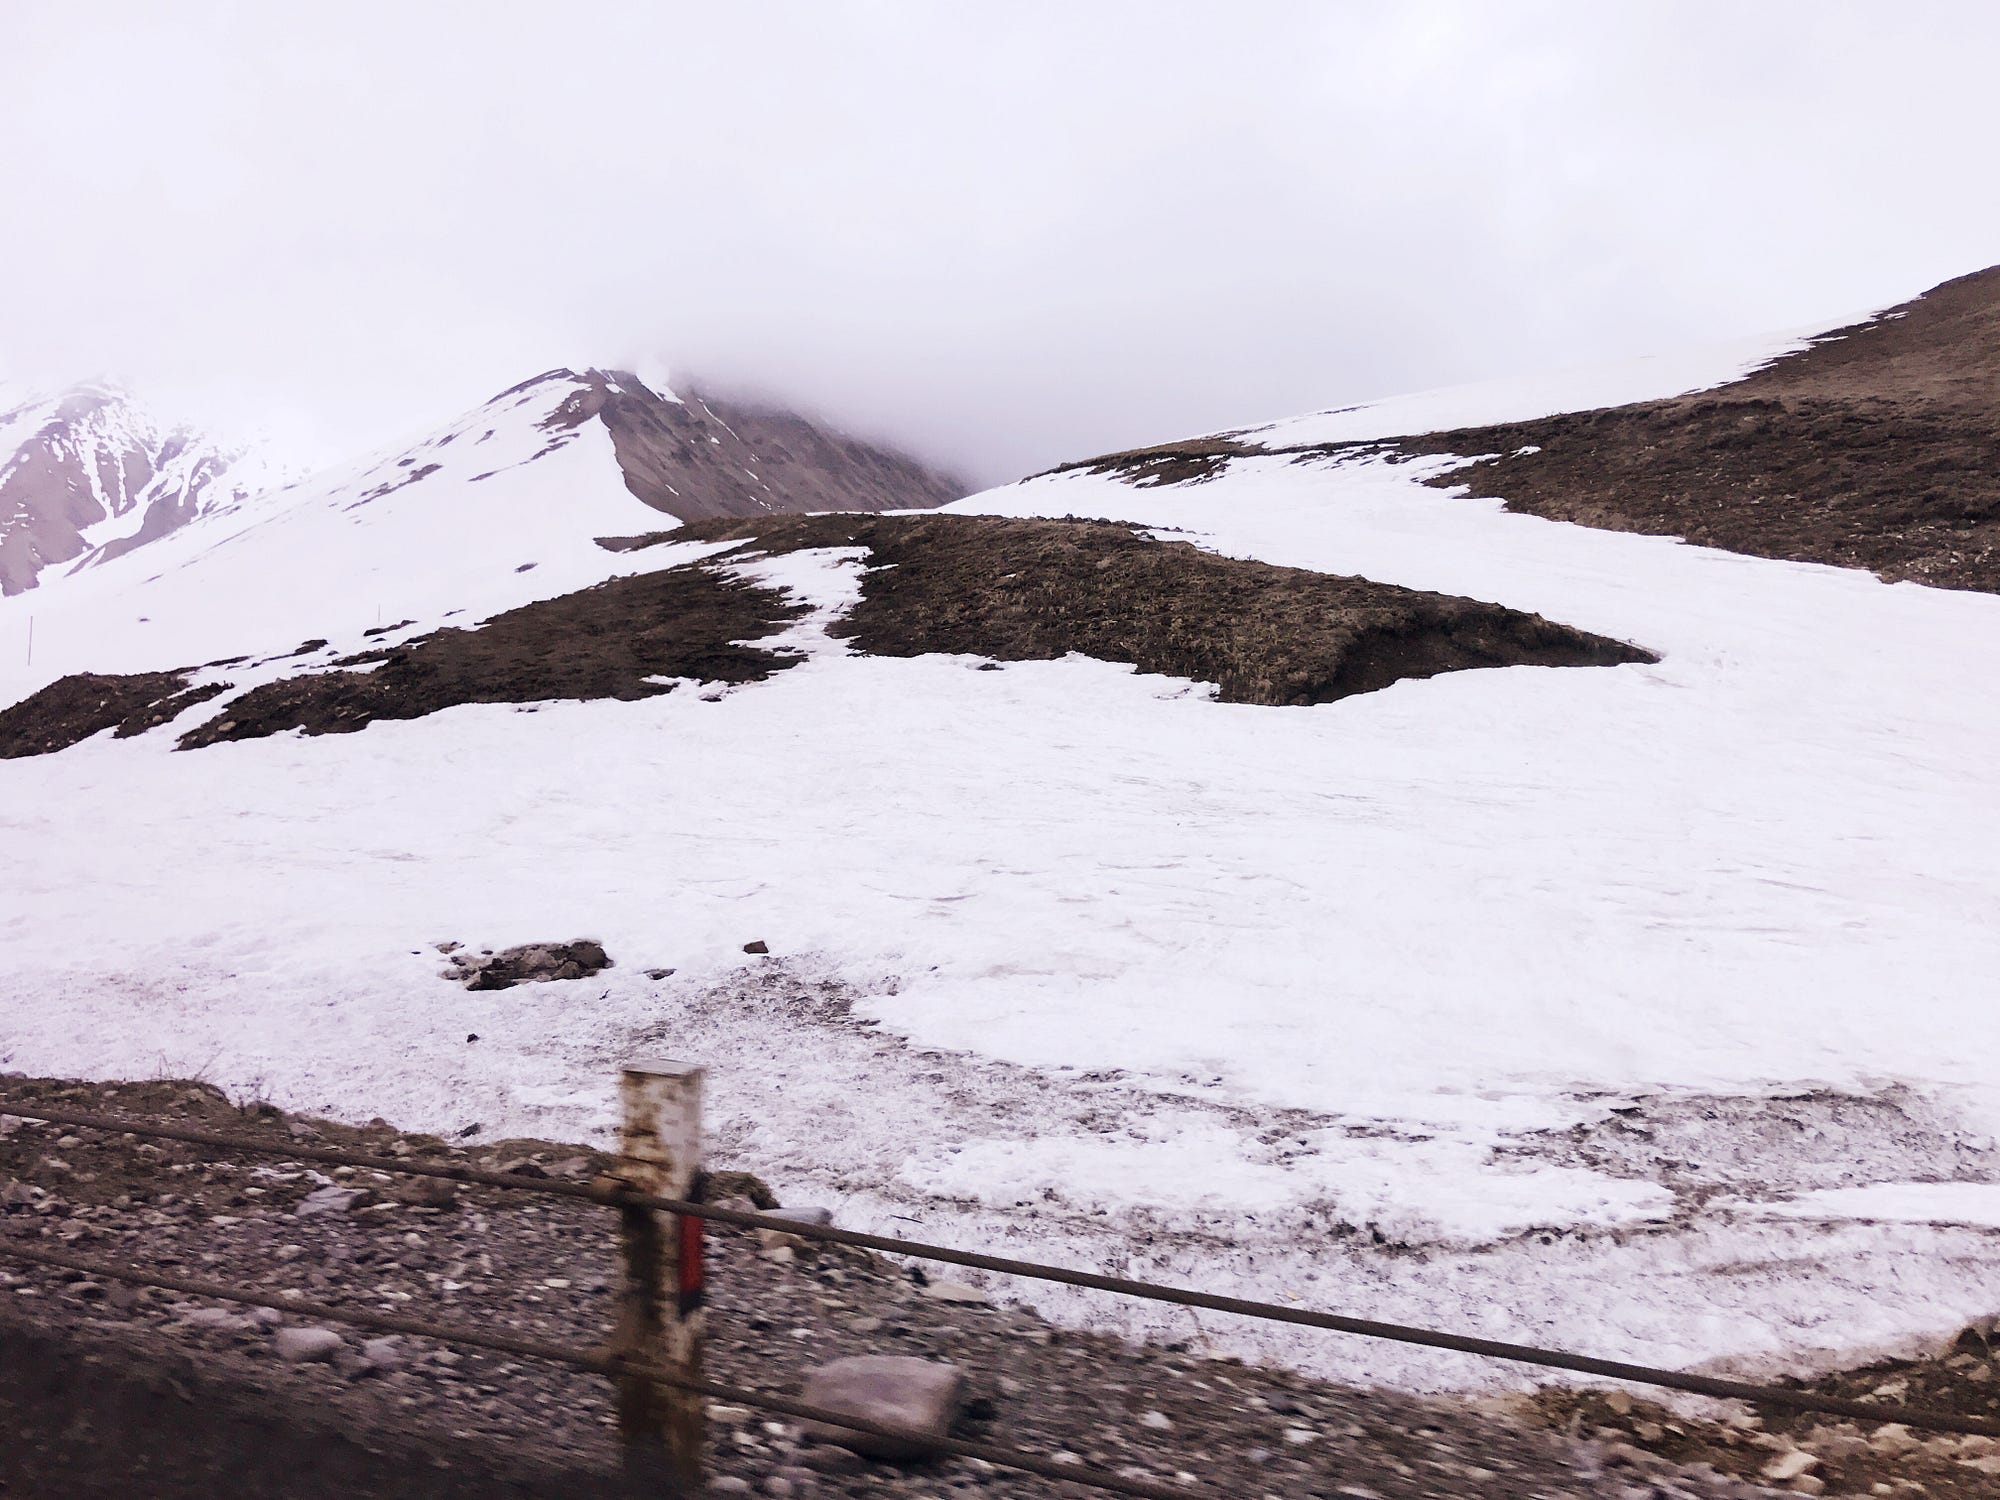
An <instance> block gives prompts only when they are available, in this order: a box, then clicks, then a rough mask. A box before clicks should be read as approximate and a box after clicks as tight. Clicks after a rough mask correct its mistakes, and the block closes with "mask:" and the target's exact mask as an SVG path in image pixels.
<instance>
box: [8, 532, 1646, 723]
mask: <svg viewBox="0 0 2000 1500" xmlns="http://www.w3.org/2000/svg"><path fill="white" fill-rule="evenodd" d="M690 540H693V541H739V542H741V543H742V544H743V545H742V546H741V547H740V548H739V549H736V550H733V551H731V552H728V553H726V554H723V555H722V556H721V557H719V558H711V559H709V560H707V561H704V562H701V563H691V564H684V565H681V566H678V567H671V568H665V569H661V570H660V571H658V572H652V573H640V574H636V575H633V576H631V577H627V578H619V579H614V580H612V581H611V582H609V583H603V584H599V585H598V586H597V587H595V588H590V589H584V590H581V591H579V592H577V593H574V594H565V595H563V596H562V597H560V598H556V599H546V600H542V601H540V602H538V603H535V604H529V605H525V606H523V607H522V608H520V609H516V610H510V611H509V612H508V613H506V614H503V615H496V616H495V617H494V618H493V619H491V620H488V621H487V622H486V623H484V624H483V625H479V626H476V627H473V628H470V629H456V628H448V629H442V630H436V631H432V632H431V633H430V634H428V635H423V636H418V637H416V638H415V639H413V640H410V641H408V642H406V643H404V644H401V645H396V646H389V647H384V648H380V649H376V650H371V651H365V652H363V653H361V654H360V655H357V656H350V657H345V658H342V659H341V660H340V661H338V662H336V663H334V665H335V667H344V668H348V669H349V670H346V671H340V670H333V671H308V672H302V673H300V674H299V675H297V676H293V677H288V678H284V679H282V680H280V681H277V682H272V683H266V684H264V685H262V686H259V687H255V688H252V689H250V690H249V691H248V692H246V693H244V694H243V695H242V696H241V697H239V698H236V699H234V700H232V701H231V702H229V703H227V704H226V705H224V706H223V708H221V709H220V710H219V711H218V712H217V713H216V715H215V717H213V718H212V719H210V720H209V721H208V722H206V723H203V724H201V725H199V726H197V727H196V728H194V729H191V730H189V731H188V732H187V733H185V734H183V735H182V736H181V738H180V748H182V749H193V748H196V747H199V746H202V745H212V744H215V743H217V742H218V741H222V740H247V739H258V738H262V737H264V736H266V735H271V734H279V733H282V732H284V731H286V730H290V729H302V730H304V731H305V732H306V733H307V734H342V733H351V732H352V731H354V730H357V729H362V728H365V727H366V726H367V725H369V724H371V723H373V722H375V721H376V720H378V719H415V718H422V717H423V716H424V715H426V714H432V713H436V712H438V711H439V710H440V709H445V708H451V707H455V706H456V705H458V704H462V703H533V702H541V701H547V700H552V699H593V698H621V699H635V698H647V697H652V696H654V695H656V694H659V693H664V692H669V691H671V690H672V684H671V683H670V682H661V681H657V680H655V679H660V678H678V679H697V680H700V681H703V682H723V683H743V682H754V681H760V680H762V679H763V678H766V677H768V676H770V674H771V673H772V672H775V671H778V670H780V669H782V668H784V667H788V666H791V665H793V664H794V663H795V662H797V661H798V660H799V658H798V657H797V656H794V655H788V654H783V653H780V652H776V651H772V650H767V649H764V648H762V647H759V646H757V645H755V644H747V645H746V644H744V642H746V641H750V642H754V641H756V640H757V639H760V638H762V637H765V636H768V635H770V634H772V633H773V632H775V631H777V630H780V629H782V628H783V627H784V625H785V624H786V623H787V622H788V621H790V620H793V619H795V618H797V617H798V616H799V615H800V614H802V613H804V612H805V609H804V606H802V605H798V604H794V603H791V602H789V601H788V599H787V598H786V596H785V595H784V594H783V592H782V591H780V590H776V589H771V588H765V587H760V586H757V585H754V584H749V583H745V582H743V581H742V580H741V579H740V578H738V577H735V576H734V575H732V574H731V573H729V572H727V571H725V569H726V567H727V566H728V565H729V564H731V563H740V562H742V561H745V560H746V559H749V558H753V557H757V556H764V555H769V554H773V553H784V552H793V551H798V550H800V549H803V548H815V547H865V548H867V549H868V558H867V562H868V569H867V571H866V573H865V574H864V578H863V583H862V595H861V600H860V602H859V603H858V604H857V605H856V606H855V607H854V609H853V610H852V611H851V612H850V613H849V614H848V616H847V617H846V618H845V619H843V620H841V621H838V622H836V623H835V624H834V625H833V626H832V627H831V629H832V631H833V633H834V634H836V635H840V636H844V637H846V638H847V639H848V640H850V641H851V643H852V644H853V646H854V648H855V649H856V650H858V651H861V652H863V653H866V654H869V655H875V656H919V655H923V654H925V653H928V652H953V653H966V654H970V655H975V656H985V657H989V658H991V659H992V660H994V661H996V662H997V661H1047V660H1053V659H1055V658H1059V657H1062V656H1065V655H1068V654H1069V653H1071V652H1077V653H1081V654H1082V655H1085V656H1092V657H1096V658H1098V659H1100V660H1103V661H1117V662H1127V663H1130V664H1131V665H1133V666H1135V667H1137V668H1138V669H1139V670H1140V671H1142V672H1158V673H1164V674H1167V675H1171V676H1176V677H1187V678H1192V679H1194V680H1195V681H1198V682H1212V683H1214V684H1215V685H1216V696H1217V697H1218V698H1219V699H1220V700H1222V701H1223V702H1225V703H1254V704H1264V705H1270V706H1298V705H1304V704H1313V703H1330V702H1333V701H1334V700H1336V699H1339V698H1345V697H1349V696H1351V695H1352V694H1355V693H1367V692H1373V691H1375V690H1377V689H1379V688H1384V687H1388V686H1389V685H1390V684H1392V683H1395V682H1400V681H1402V680H1403V679H1405V678H1414V677H1432V676H1435V675H1437V674H1438V673H1440V672H1453V671H1460V670H1463V669H1466V668H1472V667H1503V666H1547V667H1582V666H1612V665H1616V664H1618V663H1623V662H1649V661H1654V660H1656V659H1657V658H1655V657H1654V656H1653V655H1652V653H1650V652H1648V651H1645V650H1642V649H1641V648H1639V647H1637V646H1633V645H1628V644H1626V643H1624V642H1622V641H1613V640H1608V639H1606V638H1605V637H1603V636H1596V635H1590V634H1587V633H1586V632H1584V631H1580V630H1575V629H1572V628H1570V627H1569V626H1567V625H1559V624H1557V623H1555V622H1554V621H1551V620H1546V619H1544V618H1542V617H1541V616H1540V615H1530V614H1523V613H1521V612H1520V611H1518V610H1512V609H1505V608H1502V607H1501V606H1500V605H1497V604H1484V603H1480V602H1478V601H1476V600H1472V599H1458V598H1453V597H1451V596H1449V595H1445V594H1430V593H1423V592H1419V591H1418V590H1415V589H1405V588H1398V587H1395V586H1394V585H1391V584H1383V583H1373V582H1370V581H1369V580H1368V579H1365V578H1349V577H1340V576H1336V575H1333V574H1325V573H1313V572H1308V571H1306V570H1304V569H1300V568H1280V567H1273V566H1272V565H1270V564H1268V563H1261V562H1252V561H1247V560H1245V559H1242V558H1232V557H1218V556H1216V555H1215V554H1213V553H1209V552H1203V551H1202V550H1200V549H1199V548H1197V547H1194V546H1192V545H1190V544H1189V543H1186V542H1175V541H1162V540H1159V539H1157V538H1155V537H1153V536H1151V535H1148V534H1147V533H1145V532H1142V531H1140V530H1138V529H1137V528H1135V527H1133V526H1130V525H1127V524H1124V523H1121V522H1114V521H1087V520H1077V519H1073V518H1071V519H1064V520H1010V519H1006V518H1003V517H995V516H959V515H928V516H873V515H854V514H843V515H825V516H788V517H771V516H766V517H761V518H758V519H755V520H733V519H729V520H715V521H704V522H696V523H692V524H690V525H688V526H684V527H682V528H680V529H678V530H676V531H671V532H660V533H656V534H653V535H650V536H642V537H607V538H602V539H600V544H601V545H603V546H605V547H606V548H608V549H610V550H613V551H637V550H641V549H643V548H645V547H648V546H651V545H654V544H656V543H660V542H668V541H690ZM307 644H308V645H311V644H313V643H311V642H308V643H307ZM301 649H304V648H301ZM357 669H358V670H357ZM223 690H224V689H223V688H222V687H220V686H212V685H211V686H204V687H200V688H196V689H191V690H190V689H189V688H188V687H187V675H186V674H185V673H173V672H164V673H150V674H146V675H144V676H132V677H110V676H76V677H66V678H64V679H62V681H60V682H58V683H55V684H53V685H52V686H50V687H47V688H44V689H43V690H42V691H41V692H39V693H37V694H35V695H34V696H33V697H31V698H28V699H26V700H24V701H23V702H22V703H20V704H17V705H16V706H15V707H13V708H11V709H8V710H6V711H4V712H0V753H5V754H13V755H38V754H45V753H47V752H48V751H51V750H60V749H63V748H65V747H66V746H68V745H72V744H75V743H76V742H77V741H78V740H80V739H83V738H84V737H86V736H87V735H90V734H94V733H96V732H97V731H99V730H101V729H104V728H107V727H110V726H111V725H114V724H116V725H119V726H120V729H119V732H120V733H121V734H129V733H137V732H139V731H141V730H144V729H146V728H150V727H152V726H153V725H156V724H161V723H165V722H167V720H169V719H171V718H172V717H173V716H174V715H175V714H176V713H178V712H179V711H180V710H181V709H182V708H185V707H186V706H187V705H188V704H190V703H193V702H197V701H200V700H201V699H203V698H206V697H210V696H213V695H215V694H217V693H220V692H222V691H223Z"/></svg>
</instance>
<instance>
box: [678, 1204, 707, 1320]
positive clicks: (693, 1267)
mask: <svg viewBox="0 0 2000 1500" xmlns="http://www.w3.org/2000/svg"><path fill="white" fill-rule="evenodd" d="M675 1222H676V1223H677V1224H679V1225H680V1257H679V1262H678V1265H677V1268H676V1269H677V1276H676V1279H677V1280H678V1281H679V1282H680V1308H681V1316H682V1317H686V1316H687V1315H688V1314H689V1313H691V1312H693V1311H694V1310H695V1309H696V1308H697V1307H700V1306H701V1303H702V1298H703V1296H704V1294H705V1289H704V1287H703V1285H702V1282H703V1267H702V1258H701V1245H702V1221H701V1220H700V1219H697V1218H695V1217H694V1216H693V1215H691V1214H678V1215H676V1216H675Z"/></svg>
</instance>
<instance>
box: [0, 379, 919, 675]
mask: <svg viewBox="0 0 2000 1500" xmlns="http://www.w3.org/2000/svg"><path fill="white" fill-rule="evenodd" d="M956 493H958V490H957V489H956V488H954V487H953V486H952V484H951V482H950V481H949V480H948V479H945V478H944V477H942V476H939V475H937V474H934V473H932V472H931V471H929V470H926V469H924V468H923V467H922V466H921V465H919V464H917V463H915V462H914V461H912V460H908V459H905V458H903V457H901V456H900V455H898V454H894V453H891V452H888V451H886V450H883V449H880V448H876V447H873V446H871V445H868V444H866V443H861V442H857V441H854V440H852V439H848V438H845V437H842V436H841V435H839V434H837V433H833V432H830V431H828V430H826V429H823V428H819V427H816V426H814V425H813V424H811V423H809V422H807V421H806V420H805V419H803V418H801V417H798V416H796V415H795V414H791V413H788V412H784V411H782V410H776V409H772V408H764V407H757V406H751V405H744V404H741V403H738V404H735V405H730V404H726V403H723V402H720V401H714V400H710V399H707V398H703V397H701V396H695V395H691V396H689V397H688V398H686V399H685V400H683V398H681V397H680V396H678V395H676V394H674V393H673V392H671V391H660V392H656V391H654V390H653V389H652V388H651V387H649V386H647V385H646V384H644V383H643V382H641V381H640V380H639V379H638V378H637V377H635V376H632V375H628V374H620V373H618V372H606V371H600V370H594V369H593V370H586V371H584V372H582V373H581V374H579V373H576V372H573V371H570V370H551V371H548V372H546V373H544V374H542V375H539V376H536V377H535V378H533V379H531V380H527V381H523V382H522V383H521V384H519V385H516V386H513V387H511V388H510V389H508V390H506V391H503V392H502V393H501V394H499V395H498V396H496V397H494V398H493V399H492V400H491V401H488V402H485V403H484V404H482V405H480V406H478V407H475V408H474V409H472V410H471V411H469V412H467V413H465V414H464V415H463V416H461V417H459V418H458V419H456V420H455V421H453V422H450V423H447V424H446V425H444V426H443V427H441V428H438V429H437V430H435V431H431V432H425V433H421V434H418V435H415V436H413V437H411V438H408V439H406V440H404V441H402V442H399V443H395V444H392V445H390V446H389V447H387V448H385V449H383V450H382V451H380V452H378V453H375V454H372V455H370V456H368V457H367V458H365V459H362V460H360V461H359V462H356V463H353V464H349V465H346V466H341V467H335V468H332V469H328V470H325V471H322V472H319V473H316V474H313V475H312V476H310V477H309V478H305V479H302V480H298V481H295V482H293V483H291V484H289V485H286V486H284V487H282V488H274V489H271V490H268V491H266V492H264V493H260V494H257V495H256V496H254V498H251V499H249V500H247V501H241V502H239V503H235V504H232V505H229V506H227V507H217V508H216V509H215V510H214V512H213V513H211V514H205V515H203V516H202V517H201V519H200V521H199V523H198V524H192V525H187V526H185V527H183V528H182V529H180V530H178V531H176V532H174V533H173V534H172V535H168V536H161V537H158V538H152V539H149V543H148V545H147V546H146V547H144V548H143V549H140V550H133V551H131V552H130V553H128V554H127V555H124V556H121V557H119V558H118V560H117V562H116V564H115V565H107V566H103V567H89V568H83V569H78V570H73V572H72V574H71V575H70V576H64V577H61V578H57V579H51V578H48V577H46V576H45V577H44V579H43V586H42V587H41V588H40V589H39V590H37V591H36V594H35V597H34V598H32V599H25V598H24V599H22V600H19V601H17V602H16V604H15V605H14V607H12V608H11V609H0V700H3V701H7V702H12V701H14V700H16V699H18V698H20V697H22V696H24V695H25V694H26V693H27V692H29V691H32V690H33V689H34V688H35V687H38V686H40V685H41V684H43V683H45V682H49V681H52V680H54V679H55V678H57V677H61V676H63V675H65V674H67V673H70V672H80V671H95V672H105V671H152V670H163V669H170V668H176V667H184V666H193V665H198V664H200V663H202V662H205V661H210V660H214V659H217V658H223V657H238V656H246V655H270V654H273V653H278V652H289V651H291V650H292V649H293V648H294V647H296V646H297V645H299V644H300V643H301V642H303V641H306V640H308V639H317V640H320V641H322V642H324V641H329V640H330V641H332V642H334V643H335V645H336V646H344V645H355V644H358V643H359V642H360V640H361V639H362V636H363V632H365V631H372V630H374V629H375V627H377V626H411V627H413V628H429V627H431V626H435V625H437V624H439V623H440V622H442V621H445V620H448V619H449V620H456V621H460V622H470V621H475V620H480V619H484V618H486V617H487V616H489V615H492V614H495V613H497V612H499V611H501V610H504V609H509V608H512V607H514V606H516V605H519V604H522V603H525V602H527V601H529V600H533V599H544V598H549V597H551V596H553V595H557V594H564V593H568V592H570V591H572V590H575V589H578V588H582V587H585V586H587V585H589V584H592V583H596V582H598V581H599V580H601V579H603V578H607V577H610V576H612V575H614V574H616V573H619V572H623V571H627V570H628V569H627V567H626V565H624V564H622V563H621V562H620V561H619V560H618V559H617V558H616V557H615V556H614V555H613V554H611V553H609V552H607V551H605V549H603V548H602V547H599V546H598V545H597V544H596V538H598V537H606V536H611V537H616V536H625V535H631V534H635V533H645V532H651V531H657V530H661V529H663V528H665V527H669V526H671V525H673V524H674V522H675V520H676V519H677V518H694V517H706V516H716V515H759V514H767V513H772V512H779V511H789V510H801V509H808V508H815V507H825V508H835V507H838V508H843V509H861V510H879V509H884V508H886V507H888V506H891V505H913V504H914V505H928V504H936V503H938V502H941V501H943V500H945V499H948V498H950V497H951V496H952V495H954V494H956ZM31 617H32V620H33V652H32V660H31V659H30V653H29V650H28V638H29V620H30V618H31Z"/></svg>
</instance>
